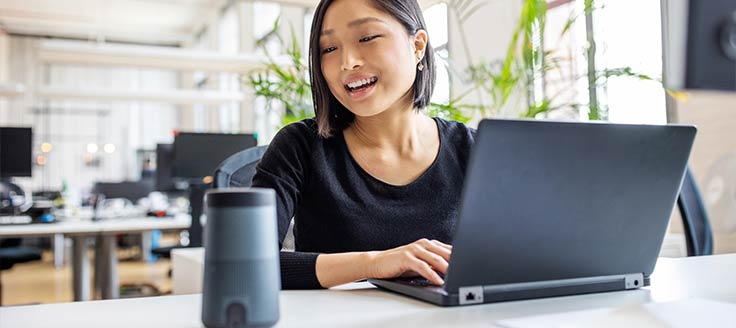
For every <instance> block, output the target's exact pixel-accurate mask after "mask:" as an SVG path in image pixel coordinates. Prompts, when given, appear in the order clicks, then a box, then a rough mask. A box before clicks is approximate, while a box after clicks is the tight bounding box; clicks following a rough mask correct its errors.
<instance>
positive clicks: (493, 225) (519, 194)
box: [369, 119, 696, 306]
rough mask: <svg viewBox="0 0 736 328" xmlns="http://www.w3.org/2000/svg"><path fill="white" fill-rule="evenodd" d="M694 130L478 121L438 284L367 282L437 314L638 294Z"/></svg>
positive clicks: (400, 280)
mask: <svg viewBox="0 0 736 328" xmlns="http://www.w3.org/2000/svg"><path fill="white" fill-rule="evenodd" d="M695 133H696V129H695V127H693V126H683V125H629V124H611V123H581V122H551V121H526V120H495V119H492V120H490V119H489V120H483V121H481V123H480V125H479V127H478V134H477V137H476V141H475V144H474V145H473V149H472V152H471V156H470V162H469V165H468V171H467V174H466V177H465V182H464V183H465V184H464V186H463V194H462V200H461V208H460V213H459V218H458V222H457V223H456V226H455V231H454V237H453V241H452V243H453V251H452V257H451V258H450V265H449V268H448V271H447V273H446V276H445V277H444V281H445V283H444V285H442V286H435V285H432V284H430V283H429V282H428V281H427V280H425V279H422V278H398V279H390V280H382V279H369V282H371V283H372V284H374V285H376V286H378V287H380V288H383V289H387V290H390V291H394V292H397V293H400V294H403V295H407V296H410V297H414V298H417V299H420V300H424V301H427V302H430V303H434V304H437V305H441V306H456V305H470V304H481V303H489V302H500V301H510V300H520V299H530V298H540V297H552V296H561V295H574V294H584V293H595V292H606V291H618V290H627V289H637V288H640V287H643V286H647V285H649V275H650V274H651V273H652V271H653V270H654V265H655V264H656V261H657V256H658V254H659V250H660V247H661V245H662V240H663V239H664V235H665V232H666V229H667V225H668V222H669V218H670V215H671V213H672V209H673V207H674V204H675V200H676V199H677V195H678V193H679V190H680V185H681V183H682V180H683V177H684V174H685V168H686V165H687V161H688V157H689V155H690V150H691V148H692V144H693V140H694V138H695Z"/></svg>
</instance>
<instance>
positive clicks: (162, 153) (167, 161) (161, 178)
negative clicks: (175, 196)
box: [156, 144, 177, 192]
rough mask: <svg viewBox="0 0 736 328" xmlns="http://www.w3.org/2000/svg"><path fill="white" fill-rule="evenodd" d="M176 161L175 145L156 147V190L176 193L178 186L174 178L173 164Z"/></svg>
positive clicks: (159, 145)
mask: <svg viewBox="0 0 736 328" xmlns="http://www.w3.org/2000/svg"><path fill="white" fill-rule="evenodd" d="M173 161H174V145H172V144H157V145H156V190H157V191H163V192H166V191H174V190H177V189H176V184H175V183H174V178H173V168H172V162H173Z"/></svg>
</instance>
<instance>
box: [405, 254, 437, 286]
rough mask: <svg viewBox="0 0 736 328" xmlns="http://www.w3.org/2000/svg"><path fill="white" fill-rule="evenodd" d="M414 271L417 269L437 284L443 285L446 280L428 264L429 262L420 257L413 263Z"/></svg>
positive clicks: (417, 271) (420, 273)
mask: <svg viewBox="0 0 736 328" xmlns="http://www.w3.org/2000/svg"><path fill="white" fill-rule="evenodd" d="M411 266H412V271H415V272H416V273H418V274H419V275H421V276H422V277H424V278H426V279H427V280H429V281H431V282H432V283H433V284H435V285H438V286H440V285H442V284H444V283H445V281H444V280H442V277H440V275H438V274H437V272H435V271H434V270H433V269H432V267H430V266H429V264H427V262H424V261H422V260H420V259H418V258H415V259H414V260H413V261H412V263H411Z"/></svg>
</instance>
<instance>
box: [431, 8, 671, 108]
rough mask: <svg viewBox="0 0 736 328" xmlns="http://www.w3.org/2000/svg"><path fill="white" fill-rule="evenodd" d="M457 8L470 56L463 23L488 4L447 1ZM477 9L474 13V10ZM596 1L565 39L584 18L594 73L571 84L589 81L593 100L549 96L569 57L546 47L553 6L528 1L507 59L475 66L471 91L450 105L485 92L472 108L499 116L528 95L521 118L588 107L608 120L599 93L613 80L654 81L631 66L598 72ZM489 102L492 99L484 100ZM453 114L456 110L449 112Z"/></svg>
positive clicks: (571, 21) (565, 30)
mask: <svg viewBox="0 0 736 328" xmlns="http://www.w3.org/2000/svg"><path fill="white" fill-rule="evenodd" d="M445 2H446V3H447V5H448V7H449V8H451V9H452V13H454V15H455V18H456V20H457V21H458V22H459V26H460V27H459V28H460V29H461V35H462V40H461V41H462V43H463V46H464V47H465V50H466V53H469V49H468V47H467V40H466V39H465V34H464V32H463V31H462V29H463V28H462V26H463V24H464V23H465V22H466V21H467V19H468V18H469V17H470V16H471V15H472V14H473V13H474V12H475V11H476V9H477V8H480V7H481V6H482V5H484V4H486V3H488V2H487V1H476V0H448V1H445ZM468 8H473V10H468ZM596 9H598V8H596V6H595V2H594V0H584V10H583V11H582V12H581V13H574V14H572V15H571V16H570V17H569V18H568V20H567V21H566V23H565V25H564V27H563V29H562V31H561V32H560V37H563V36H565V35H566V34H567V33H569V32H570V30H571V27H572V26H573V24H574V23H575V22H576V21H577V20H578V19H579V18H581V17H582V18H585V19H586V22H585V23H586V29H587V32H588V33H587V36H588V40H587V41H588V42H587V43H588V47H587V48H586V49H585V58H586V61H587V64H588V70H587V72H586V73H585V74H584V75H580V76H573V77H571V82H575V81H578V80H581V79H586V80H587V85H588V95H589V102H588V103H586V104H581V103H578V102H577V101H576V100H575V99H561V95H562V93H563V91H565V90H564V88H562V89H563V90H561V91H558V92H556V93H554V94H551V95H550V94H549V92H550V90H549V89H550V88H549V81H548V78H547V77H548V76H550V75H551V74H552V73H555V72H558V71H560V70H561V69H562V68H561V67H563V65H562V64H564V63H566V62H569V59H567V58H565V57H564V56H560V55H558V53H559V49H552V50H547V49H545V48H544V35H545V30H546V16H547V10H548V5H547V1H546V0H524V2H523V3H522V7H521V14H520V16H519V21H518V23H517V25H516V27H515V28H514V32H513V34H512V36H511V41H510V42H509V45H508V47H507V51H506V56H505V57H504V58H503V59H501V60H498V61H494V62H490V63H489V62H483V61H481V62H478V63H472V64H471V65H470V66H469V67H468V69H467V73H468V74H467V75H468V76H469V79H468V82H470V87H469V89H468V90H467V91H466V92H463V93H462V94H461V95H460V96H458V97H454V98H453V99H452V100H451V101H450V102H449V103H448V104H447V106H458V110H462V108H460V107H459V106H466V105H463V104H464V103H465V102H464V101H463V98H464V97H465V96H466V95H468V94H470V93H472V92H480V93H481V96H480V97H478V98H479V99H480V103H479V104H477V105H475V106H470V107H466V108H477V109H480V114H481V115H482V116H491V115H498V113H499V111H500V110H501V109H502V108H504V106H507V105H508V103H509V100H511V99H513V97H514V96H515V95H524V98H525V99H524V100H525V102H526V106H525V108H524V109H523V110H521V111H520V114H519V116H521V117H524V118H536V117H540V115H542V116H543V115H546V114H548V113H550V112H552V111H554V110H558V109H563V108H572V109H575V110H579V109H581V108H583V109H587V116H588V118H589V119H591V120H599V119H604V120H605V119H606V118H607V117H606V115H605V114H606V112H607V111H606V108H605V106H604V105H603V104H601V103H600V101H599V97H598V92H599V90H601V89H604V88H605V87H606V84H607V81H608V78H610V77H631V78H636V79H641V80H654V81H659V82H660V83H661V81H660V80H659V79H654V78H652V77H649V76H647V75H644V74H641V73H637V72H635V71H634V70H633V69H632V68H631V67H619V68H607V69H600V70H599V69H596V65H595V56H596V44H595V42H594V39H593V37H592V35H593V34H592V13H593V11H594V10H596ZM560 75H561V74H560ZM483 99H490V101H484V100H483ZM448 110H449V111H452V109H448Z"/></svg>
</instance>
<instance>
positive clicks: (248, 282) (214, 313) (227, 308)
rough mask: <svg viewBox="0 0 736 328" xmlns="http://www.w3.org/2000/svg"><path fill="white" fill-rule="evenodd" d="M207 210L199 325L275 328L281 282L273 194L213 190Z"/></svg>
mask: <svg viewBox="0 0 736 328" xmlns="http://www.w3.org/2000/svg"><path fill="white" fill-rule="evenodd" d="M206 206H207V207H206V214H207V226H206V227H205V251H204V254H205V255H204V282H203V284H202V322H203V323H204V324H205V326H207V327H210V328H214V327H218V328H219V327H228V328H230V327H268V326H272V325H274V324H276V322H277V321H278V319H279V291H280V290H281V277H280V274H279V249H278V232H277V228H276V195H275V193H274V191H273V190H271V189H260V188H231V189H219V190H211V191H209V192H208V193H207V196H206Z"/></svg>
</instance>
